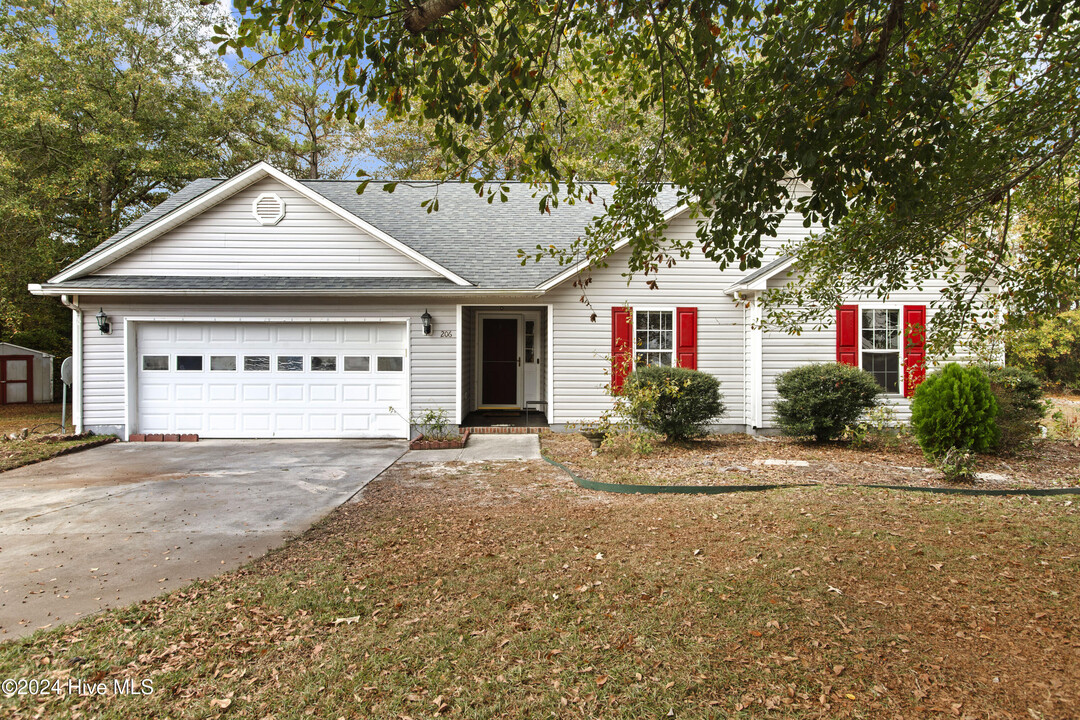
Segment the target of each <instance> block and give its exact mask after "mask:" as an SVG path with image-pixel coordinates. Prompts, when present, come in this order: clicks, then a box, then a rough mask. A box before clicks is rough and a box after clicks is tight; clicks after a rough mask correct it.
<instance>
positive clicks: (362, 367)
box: [345, 355, 371, 372]
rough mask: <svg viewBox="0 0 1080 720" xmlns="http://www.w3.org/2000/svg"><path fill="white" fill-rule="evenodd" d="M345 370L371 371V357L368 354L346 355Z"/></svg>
mask: <svg viewBox="0 0 1080 720" xmlns="http://www.w3.org/2000/svg"><path fill="white" fill-rule="evenodd" d="M345 372H371V358H370V357H368V356H367V355H346V356H345Z"/></svg>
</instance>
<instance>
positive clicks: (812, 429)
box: [774, 363, 884, 442]
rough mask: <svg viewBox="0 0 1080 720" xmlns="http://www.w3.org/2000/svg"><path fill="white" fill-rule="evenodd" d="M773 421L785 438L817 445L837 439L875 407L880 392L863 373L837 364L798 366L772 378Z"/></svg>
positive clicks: (864, 372) (874, 382) (867, 374)
mask: <svg viewBox="0 0 1080 720" xmlns="http://www.w3.org/2000/svg"><path fill="white" fill-rule="evenodd" d="M776 392H777V394H778V395H779V396H780V399H779V400H777V401H776V404H775V405H774V408H775V410H776V420H777V423H778V424H779V425H780V429H781V430H783V432H784V434H785V435H792V436H794V437H812V438H814V439H815V440H817V441H818V442H821V441H824V440H832V439H834V438H838V437H840V436H841V435H842V434H843V432H844V428H845V427H849V426H854V424H855V421H856V420H858V419H859V417H860V416H861V415H862V414H863V413H865V412H866V411H868V410H870V409H872V408H873V407H874V406H875V405H877V398H878V396H879V395H880V394H881V393H883V392H884V390H882V388H881V386H880V385H878V384H877V382H876V381H875V380H874V376H873V375H871V374H870V373H868V372H866V371H865V370H860V369H859V368H856V367H851V366H850V365H842V364H840V363H823V364H822V363H818V364H814V365H802V366H800V367H797V368H794V369H792V370H788V371H787V372H786V373H783V374H781V375H780V376H778V377H777V378H776Z"/></svg>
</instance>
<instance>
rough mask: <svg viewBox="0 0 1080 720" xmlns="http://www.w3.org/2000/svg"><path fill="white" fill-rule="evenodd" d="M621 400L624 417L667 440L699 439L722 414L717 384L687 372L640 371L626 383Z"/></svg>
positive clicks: (653, 367) (652, 368)
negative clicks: (660, 434)
mask: <svg viewBox="0 0 1080 720" xmlns="http://www.w3.org/2000/svg"><path fill="white" fill-rule="evenodd" d="M621 400H622V403H623V405H624V412H625V414H626V415H627V417H629V418H630V419H631V420H632V421H634V422H635V423H637V424H638V425H640V426H641V427H643V428H645V429H646V430H651V431H652V432H655V433H663V434H664V435H665V436H667V439H668V440H689V439H690V438H695V437H701V436H702V435H705V434H706V432H707V430H708V426H709V423H710V422H712V421H713V420H716V419H718V418H719V417H720V416H721V415H723V414H724V403H723V395H721V394H720V381H719V380H717V379H716V378H715V377H713V376H712V375H710V374H708V373H704V372H699V371H697V370H687V369H686V368H677V367H665V366H663V365H647V366H645V367H640V368H638V369H637V370H635V371H634V372H632V373H631V374H630V376H629V377H628V378H627V379H626V383H625V384H624V385H623V388H622V393H621Z"/></svg>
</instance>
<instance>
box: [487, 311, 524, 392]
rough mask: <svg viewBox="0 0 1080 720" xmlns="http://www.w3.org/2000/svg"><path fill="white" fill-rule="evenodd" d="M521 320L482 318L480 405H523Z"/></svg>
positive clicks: (503, 317) (504, 317)
mask: <svg viewBox="0 0 1080 720" xmlns="http://www.w3.org/2000/svg"><path fill="white" fill-rule="evenodd" d="M519 323H520V319H519V318H517V317H506V316H500V317H482V318H481V319H480V405H481V406H486V407H499V406H502V407H515V408H516V407H521V403H520V401H519V398H518V388H519V386H520V378H521V356H520V354H519V352H518V349H519V348H518V344H519V341H520V332H519V327H520V326H519Z"/></svg>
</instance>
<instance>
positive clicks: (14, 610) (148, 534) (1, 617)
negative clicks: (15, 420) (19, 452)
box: [0, 440, 406, 640]
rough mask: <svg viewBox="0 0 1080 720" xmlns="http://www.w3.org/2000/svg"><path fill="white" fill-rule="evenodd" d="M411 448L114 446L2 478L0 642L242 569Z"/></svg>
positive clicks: (257, 443)
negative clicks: (241, 567) (195, 581)
mask: <svg viewBox="0 0 1080 720" xmlns="http://www.w3.org/2000/svg"><path fill="white" fill-rule="evenodd" d="M405 450H406V443H405V442H404V441H394V440H203V441H201V442H198V443H114V444H111V445H105V446H103V447H100V448H95V449H93V450H87V451H85V452H81V453H75V454H72V455H65V456H63V457H59V458H55V459H53V460H48V461H46V462H43V463H38V464H36V465H29V466H26V467H23V468H19V469H16V470H11V471H9V472H6V473H0V640H6V639H11V638H15V637H21V636H24V635H29V634H30V633H31V632H33V631H34V630H36V629H38V628H40V627H47V626H50V625H55V624H58V623H63V622H69V621H72V620H76V619H78V618H80V617H83V616H85V615H88V614H91V613H94V612H97V611H99V610H102V609H104V608H107V607H114V606H118V605H126V604H129V603H132V602H136V601H138V600H142V599H146V598H150V597H153V596H155V595H158V594H160V593H162V592H164V591H167V590H171V589H174V588H177V587H181V586H183V585H185V584H187V583H189V582H190V581H192V580H195V579H198V578H207V577H211V576H213V575H217V574H218V573H221V572H224V571H226V570H230V569H232V568H235V567H238V566H239V565H242V564H243V563H245V562H247V561H249V560H251V559H252V558H255V557H258V556H259V555H262V554H263V553H264V552H266V551H267V550H269V549H270V548H273V547H276V546H278V545H280V544H281V543H282V542H284V541H285V539H286V538H287V537H289V536H290V535H294V534H297V533H300V532H303V531H304V530H306V529H307V528H309V527H310V526H311V525H312V524H313V523H314V522H315V521H317V520H319V519H320V518H322V517H323V516H324V515H326V513H327V512H329V511H330V510H331V509H333V508H334V507H337V506H338V505H340V504H341V503H343V502H345V501H346V500H348V499H349V498H350V497H352V496H353V495H355V494H356V493H357V492H358V491H359V490H361V489H362V488H363V487H364V486H365V485H367V483H368V482H370V481H371V480H372V479H373V478H375V477H376V476H377V475H379V473H381V472H382V471H383V470H385V469H386V468H387V467H389V466H390V465H391V464H392V463H393V462H394V461H395V460H397V459H398V458H399V457H400V456H401V455H402V453H403V452H405Z"/></svg>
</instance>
